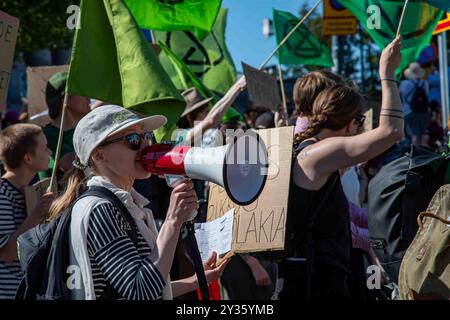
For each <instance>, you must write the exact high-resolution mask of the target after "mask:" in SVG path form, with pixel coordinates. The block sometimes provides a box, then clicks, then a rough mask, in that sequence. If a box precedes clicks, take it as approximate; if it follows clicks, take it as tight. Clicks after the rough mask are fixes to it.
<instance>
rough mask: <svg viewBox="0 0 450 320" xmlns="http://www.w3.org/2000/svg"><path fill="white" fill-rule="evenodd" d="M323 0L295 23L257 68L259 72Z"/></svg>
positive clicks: (319, 0)
mask: <svg viewBox="0 0 450 320" xmlns="http://www.w3.org/2000/svg"><path fill="white" fill-rule="evenodd" d="M322 1H323V0H318V1H317V3H316V4H315V5H314V6H313V7H312V8H311V10H309V11H308V13H307V14H306V15H305V16H304V17H303V19H302V20H300V21H299V23H297V25H296V26H295V27H294V28H293V29H292V30H291V32H289V33H288V34H287V35H286V37H284V39H283V40H281V42H280V44H279V45H278V46H277V47H276V48H275V49H274V50H273V51H272V52H271V53H270V55H269V56H268V57H267V59H266V60H264V62H263V63H262V64H261V65H260V66H259V68H258V69H259V70H261V69H262V68H264V67H265V66H266V64H267V63H268V62H269V61H270V59H272V57H273V56H274V54H275V53H276V52H277V51H278V49H280V47H281V46H282V45H284V44H285V43H286V41H288V39H289V38H290V37H291V36H292V34H293V33H294V32H295V31H297V29H298V28H299V27H300V26H301V25H302V24H303V22H305V20H306V19H308V17H309V16H310V15H311V14H312V13H313V12H314V10H316V8H317V7H318V6H319V4H321V3H322Z"/></svg>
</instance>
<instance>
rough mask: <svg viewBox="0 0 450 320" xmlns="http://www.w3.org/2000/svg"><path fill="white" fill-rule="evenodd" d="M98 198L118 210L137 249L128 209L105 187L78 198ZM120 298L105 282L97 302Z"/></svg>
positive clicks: (131, 218)
mask: <svg viewBox="0 0 450 320" xmlns="http://www.w3.org/2000/svg"><path fill="white" fill-rule="evenodd" d="M89 196H93V197H98V198H102V199H105V200H108V201H109V202H111V203H112V204H113V205H114V206H115V207H116V208H117V209H118V210H119V213H120V214H121V216H122V217H123V218H124V219H125V221H127V222H128V224H129V225H130V227H131V230H126V233H127V235H128V236H129V237H130V238H131V241H133V244H134V246H135V247H136V249H137V248H138V231H137V226H136V223H135V221H134V219H133V217H132V216H131V214H130V212H129V211H128V209H127V208H126V207H125V205H124V204H123V202H122V201H120V199H119V198H117V196H116V195H115V194H114V193H113V192H112V191H111V190H109V189H107V188H105V187H97V186H93V187H89V188H88V189H87V190H86V191H85V192H84V193H83V194H82V195H81V196H80V197H79V198H78V200H79V199H82V198H85V197H89ZM121 297H122V296H121V295H120V294H119V293H118V292H117V290H116V289H115V288H114V287H113V286H112V285H111V284H110V283H109V282H108V281H106V286H105V288H104V290H103V293H102V295H101V296H100V297H99V298H98V300H117V299H119V298H121Z"/></svg>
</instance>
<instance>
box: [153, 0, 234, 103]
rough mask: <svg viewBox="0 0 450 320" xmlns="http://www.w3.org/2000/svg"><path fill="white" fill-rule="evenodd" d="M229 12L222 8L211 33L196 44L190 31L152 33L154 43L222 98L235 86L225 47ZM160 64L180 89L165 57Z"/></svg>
mask: <svg viewBox="0 0 450 320" xmlns="http://www.w3.org/2000/svg"><path fill="white" fill-rule="evenodd" d="M227 12H228V10H227V9H225V8H222V9H221V10H220V12H219V15H218V16H217V19H216V23H215V24H214V28H213V30H212V32H211V33H210V34H209V35H208V36H207V37H206V38H205V39H204V40H203V41H199V40H198V39H197V38H196V37H195V36H194V35H193V34H192V33H191V32H189V31H184V32H183V31H181V32H180V31H176V32H154V33H153V34H154V36H155V39H156V41H161V42H163V43H164V44H165V45H166V46H167V47H169V48H170V49H171V50H172V51H173V52H174V53H175V54H176V55H177V56H178V57H179V58H180V59H181V60H182V61H183V62H184V63H185V64H186V65H187V66H188V67H189V69H191V70H192V71H193V72H194V74H195V75H196V76H197V77H198V78H199V79H200V80H201V81H202V83H203V84H204V85H205V86H206V87H207V88H208V89H210V90H212V91H215V92H218V93H221V94H224V93H225V92H227V91H228V89H229V88H230V87H231V86H232V85H233V84H234V83H235V82H236V69H235V67H234V63H233V60H232V59H231V55H230V53H229V52H228V49H227V47H226V45H225V28H226V24H227ZM159 59H160V61H161V64H162V65H163V67H164V69H165V70H166V71H167V73H168V74H169V75H170V77H171V78H172V81H173V83H174V84H175V86H176V87H177V88H178V89H180V90H181V89H183V86H182V83H181V82H180V79H179V78H178V74H177V71H176V70H175V68H174V66H173V65H172V63H171V61H170V59H169V58H168V57H167V54H165V53H163V52H162V53H161V54H160V56H159Z"/></svg>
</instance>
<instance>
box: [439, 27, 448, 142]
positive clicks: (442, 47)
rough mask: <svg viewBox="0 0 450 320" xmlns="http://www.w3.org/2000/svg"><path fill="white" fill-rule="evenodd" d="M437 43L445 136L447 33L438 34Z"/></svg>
mask: <svg viewBox="0 0 450 320" xmlns="http://www.w3.org/2000/svg"><path fill="white" fill-rule="evenodd" d="M438 45H439V75H440V80H441V81H440V82H441V101H442V103H441V107H442V128H443V129H444V131H445V132H444V133H445V136H447V132H448V117H449V92H448V91H449V87H448V53H447V33H446V31H444V32H442V33H441V34H439V36H438Z"/></svg>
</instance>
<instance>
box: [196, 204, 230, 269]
mask: <svg viewBox="0 0 450 320" xmlns="http://www.w3.org/2000/svg"><path fill="white" fill-rule="evenodd" d="M233 220H234V208H233V209H231V210H230V211H228V212H227V213H226V214H225V215H223V216H222V217H220V218H217V219H215V220H213V221H209V222H205V223H196V224H195V238H196V239H197V244H198V249H199V251H200V256H201V257H202V261H203V262H205V261H206V260H208V258H209V256H210V255H211V253H212V252H213V251H215V252H217V254H218V255H219V256H220V255H222V254H225V253H227V252H228V251H230V250H231V242H232V240H233V237H232V235H233Z"/></svg>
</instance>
